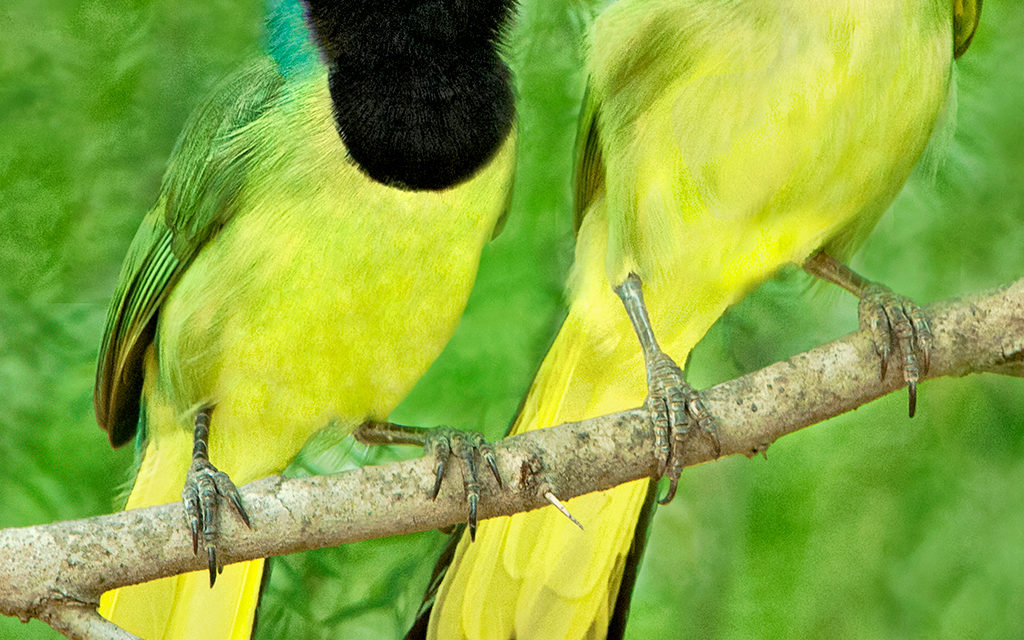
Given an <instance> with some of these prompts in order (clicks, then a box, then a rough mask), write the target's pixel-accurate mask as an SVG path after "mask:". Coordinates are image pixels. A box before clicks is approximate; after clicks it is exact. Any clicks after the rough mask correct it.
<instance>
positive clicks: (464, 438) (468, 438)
mask: <svg viewBox="0 0 1024 640" xmlns="http://www.w3.org/2000/svg"><path fill="white" fill-rule="evenodd" d="M423 448H424V454H425V455H433V456H434V461H435V462H434V489H433V491H431V498H437V494H438V493H439V492H440V491H441V480H443V479H444V476H445V474H446V473H447V471H448V464H449V462H450V461H451V459H452V457H453V456H454V457H456V458H457V459H458V460H460V461H461V463H462V467H463V470H462V484H463V488H464V490H465V492H466V504H467V505H468V507H469V515H468V518H467V522H468V524H469V538H470V540H475V539H476V527H477V515H476V507H477V503H479V502H480V475H479V471H478V466H477V458H479V459H481V460H483V461H484V462H485V463H487V467H488V468H489V469H490V470H491V474H492V475H493V476H494V479H495V480H497V482H498V486H499V487H504V483H503V482H502V480H501V473H500V472H499V471H498V462H497V459H496V458H495V457H494V447H493V446H492V445H491V443H489V442H487V440H485V439H484V437H483V435H481V434H479V433H477V432H475V431H461V430H459V429H453V428H451V427H437V428H434V429H430V430H429V432H428V433H427V434H426V442H425V443H424V446H423Z"/></svg>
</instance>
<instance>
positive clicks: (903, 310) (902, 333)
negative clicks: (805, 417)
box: [857, 282, 933, 418]
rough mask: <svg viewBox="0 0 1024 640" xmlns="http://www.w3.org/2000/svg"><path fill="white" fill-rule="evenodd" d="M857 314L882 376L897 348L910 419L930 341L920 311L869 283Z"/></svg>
mask: <svg viewBox="0 0 1024 640" xmlns="http://www.w3.org/2000/svg"><path fill="white" fill-rule="evenodd" d="M857 314H858V316H859V317H860V326H861V330H862V331H867V332H868V333H869V334H871V339H872V341H873V343H874V346H875V353H877V354H878V356H879V358H880V360H881V377H882V378H885V374H886V371H888V368H889V360H890V358H891V357H892V355H893V352H894V351H895V350H897V349H898V350H899V352H900V353H901V354H902V356H903V361H902V362H901V363H900V364H901V368H902V370H903V380H904V381H905V382H906V383H907V391H908V393H909V396H910V399H909V413H910V417H911V418H913V417H914V413H915V412H916V410H917V383H918V381H920V379H921V376H923V375H925V374H926V373H928V367H929V365H930V360H931V347H932V341H933V339H932V332H931V328H930V327H929V326H928V320H927V318H925V316H924V312H923V311H922V310H921V307H919V306H918V305H917V303H915V302H914V301H913V300H911V299H910V298H907V297H905V296H901V295H899V294H897V293H894V292H893V291H892V290H891V289H889V288H888V287H886V286H884V285H881V284H878V283H874V282H873V283H870V284H868V285H867V286H866V288H865V292H864V295H863V296H861V299H860V304H859V305H858V308H857Z"/></svg>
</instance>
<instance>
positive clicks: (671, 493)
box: [658, 478, 679, 505]
mask: <svg viewBox="0 0 1024 640" xmlns="http://www.w3.org/2000/svg"><path fill="white" fill-rule="evenodd" d="M678 485H679V478H670V479H669V481H668V493H666V494H665V497H663V498H661V499H659V500H658V504H661V505H665V504H668V503H670V502H672V498H675V497H676V486H678Z"/></svg>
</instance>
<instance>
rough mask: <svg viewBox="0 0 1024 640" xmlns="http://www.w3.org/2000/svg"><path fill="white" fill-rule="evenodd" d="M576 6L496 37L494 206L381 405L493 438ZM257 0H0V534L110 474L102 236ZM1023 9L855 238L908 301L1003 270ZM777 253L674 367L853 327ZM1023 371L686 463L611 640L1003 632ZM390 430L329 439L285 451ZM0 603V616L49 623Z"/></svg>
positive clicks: (858, 262) (580, 20) (396, 603)
mask: <svg viewBox="0 0 1024 640" xmlns="http://www.w3.org/2000/svg"><path fill="white" fill-rule="evenodd" d="M587 8H588V7H587V5H586V3H585V2H582V1H581V0H576V1H573V0H522V2H521V17H520V19H519V21H518V24H517V27H516V30H515V32H514V35H513V37H512V39H511V42H510V44H509V47H508V53H509V57H510V59H511V60H512V62H513V64H514V67H515V69H516V72H517V78H518V88H519V97H520V108H519V112H520V127H521V132H522V144H521V159H520V173H519V175H518V178H517V187H516V192H515V197H514V203H513V212H512V215H511V217H510V219H509V223H508V225H507V227H506V229H505V232H504V233H503V235H502V236H501V237H500V238H499V239H498V240H496V241H495V242H493V243H492V244H491V245H490V246H489V247H488V248H487V250H486V252H485V255H484V259H483V263H482V265H481V271H480V278H479V281H478V283H477V288H476V290H475V292H474V296H473V299H472V301H471V304H470V308H469V310H468V312H467V316H466V318H465V319H464V322H463V324H462V326H461V327H460V329H459V332H458V334H457V336H456V338H455V340H454V341H453V342H452V344H451V345H450V347H449V349H448V350H446V352H445V353H444V355H442V357H441V359H440V360H439V361H438V362H437V363H436V365H435V366H434V367H433V368H432V369H431V372H430V373H429V374H428V376H427V378H425V379H424V380H423V382H422V383H421V384H420V385H419V386H418V387H417V389H416V391H415V392H414V394H413V396H412V397H410V398H409V399H408V401H407V402H406V403H405V404H404V405H403V407H402V408H401V409H400V410H399V412H398V415H396V416H395V417H396V419H400V420H404V421H406V422H410V423H418V424H424V425H434V424H450V425H453V426H459V427H471V428H481V429H484V430H485V431H487V432H488V434H489V435H490V436H492V437H496V436H498V435H500V433H501V432H502V431H503V429H504V428H505V426H506V424H507V422H508V420H509V418H510V417H511V415H512V413H513V412H514V410H515V407H516V405H517V404H518V402H519V398H520V397H521V396H522V394H523V392H524V391H525V388H526V386H527V385H528V383H529V378H530V376H531V374H532V371H533V370H534V368H535V367H536V366H537V363H538V362H539V359H540V357H541V356H542V355H543V351H544V349H545V347H546V345H547V344H548V341H549V340H550V338H551V336H552V333H553V331H554V330H555V328H556V327H557V322H558V318H559V317H560V313H561V309H560V301H561V281H562V279H563V277H564V274H565V271H566V269H567V267H568V264H569V261H570V259H571V242H572V238H571V222H570V218H571V215H570V208H569V205H570V184H569V180H570V176H571V167H572V145H573V138H574V136H575V116H576V110H577V106H578V104H579V100H580V96H581V95H582V87H583V76H582V74H581V72H580V63H579V60H578V55H579V54H578V49H577V43H578V41H579V35H580V34H581V33H582V31H583V29H584V28H585V25H586V11H587ZM261 13H262V8H261V7H260V6H259V3H256V2H251V3H239V2H228V1H225V0H217V1H210V2H206V3H187V4H182V3H177V2H170V1H169V0H156V1H153V2H138V1H128V0H122V1H111V2H103V3H99V2H85V3H83V2H75V1H71V0H38V1H36V2H28V1H27V0H8V1H7V2H5V3H3V5H2V7H0V34H2V35H0V527H8V526H22V525H29V524H37V523H44V522H50V521H54V520H61V519H68V518H78V517H85V516H90V515H95V514H99V513H105V512H109V511H110V510H111V509H112V508H114V506H115V505H116V504H117V502H118V500H119V498H118V496H119V495H121V494H123V492H124V490H125V484H126V482H127V481H128V479H129V477H130V467H131V464H132V455H133V454H132V451H131V447H126V448H124V449H121V450H118V451H114V450H112V449H110V447H109V446H108V444H107V441H106V437H105V435H104V434H103V433H102V432H101V431H100V430H99V429H98V428H96V426H95V422H94V418H93V416H92V403H91V392H92V379H93V375H94V370H93V369H94V359H95V355H96V349H97V346H98V342H99V337H100V335H101V331H102V324H103V319H104V314H105V307H106V304H107V301H108V298H109V296H110V294H111V292H112V290H113V286H114V280H115V278H116V276H117V271H118V268H119V265H120V260H121V257H122V256H123V254H124V251H125V249H126V248H127V245H128V242H129V240H130V238H131V235H132V234H133V233H134V230H135V227H136V225H137V224H138V222H139V220H140V218H141V216H142V214H143V213H144V212H145V211H146V209H147V207H148V206H149V205H150V204H151V203H152V202H153V200H154V199H155V195H156V192H157V189H158V187H159V184H160V177H161V173H162V170H163V167H164V163H165V161H166V158H167V156H168V154H169V152H170V150H171V148H172V146H173V144H174V140H175V137H176V136H177V133H178V131H179V130H180V128H181V126H182V124H183V123H184V121H185V119H186V117H187V115H188V114H189V112H190V111H191V109H193V108H194V107H195V106H196V104H197V103H198V101H199V100H200V99H201V98H202V97H203V95H204V94H205V92H206V91H208V90H209V89H210V88H211V87H212V86H213V84H215V83H216V81H217V80H218V79H219V78H221V77H223V75H224V74H226V73H227V72H228V71H229V70H230V69H232V68H233V67H235V66H237V65H238V64H240V63H241V62H243V61H244V60H246V59H247V58H249V57H251V56H252V55H254V54H255V53H257V52H258V51H259V49H260V37H261V33H262V26H261ZM1022 34H1024V7H1022V6H1021V5H1020V4H1019V3H1018V2H1016V1H1015V0H1002V1H999V0H989V1H988V2H986V3H985V11H984V13H983V16H982V26H981V29H980V30H979V33H978V35H977V38H976V40H975V43H974V45H973V46H972V48H971V50H970V51H969V52H968V54H967V55H966V56H965V57H964V58H963V59H962V60H961V61H960V63H959V65H958V66H959V72H958V82H959V91H958V95H959V98H958V122H959V125H958V129H957V132H956V137H955V139H954V142H953V145H952V147H951V149H950V150H949V152H948V153H947V154H946V155H945V156H944V157H943V158H941V159H939V160H938V161H937V162H936V163H932V164H931V165H930V166H929V168H921V169H919V170H918V171H917V172H916V173H915V175H914V176H913V178H912V180H911V182H910V184H909V185H908V187H907V188H906V189H905V190H904V192H903V193H902V194H901V196H900V197H899V199H898V200H897V202H896V204H895V205H894V207H893V209H892V210H891V211H890V212H889V214H888V215H887V216H886V217H885V218H884V219H883V220H882V222H881V223H880V224H879V227H878V229H877V230H876V231H875V233H874V234H873V235H872V236H871V238H870V239H869V241H868V243H867V245H866V246H865V247H864V249H863V250H862V251H861V253H860V254H859V255H858V256H857V258H856V259H855V260H854V267H855V268H857V269H859V270H860V271H861V272H863V273H864V274H865V275H867V276H869V277H872V278H875V279H878V280H881V281H883V282H886V283H887V284H889V285H890V286H892V287H893V288H895V289H896V290H897V291H900V292H902V293H905V294H908V295H910V296H912V297H914V298H915V299H917V300H918V301H921V302H927V301H931V300H937V299H941V298H946V297H950V296H955V295H958V294H961V293H967V292H972V291H977V290H980V289H983V288H986V287H991V286H994V285H997V284H1001V283H1004V282H1008V281H1010V280H1013V279H1015V278H1018V277H1021V276H1024V181H1022V179H1021V177H1022V176H1024V160H1022V158H1024V151H1022V149H1024V115H1022V114H1024V51H1022V50H1021V46H1020V44H1021V36H1022ZM808 283H809V279H808V278H807V277H806V276H804V275H802V274H800V273H796V272H787V273H784V274H783V275H782V276H781V277H780V278H779V279H777V280H775V281H772V282H769V283H766V284H765V285H764V286H762V287H761V288H760V289H758V290H757V291H755V292H754V293H753V294H752V295H751V296H750V297H749V298H748V299H747V300H746V301H744V302H743V303H742V304H740V305H738V306H737V307H736V308H735V309H733V310H732V311H731V312H730V313H728V314H727V315H726V316H725V317H724V318H723V319H722V321H720V322H719V323H718V324H717V325H716V326H715V328H714V329H713V330H712V331H711V333H710V334H709V335H708V337H707V338H706V339H705V341H704V342H703V343H701V345H700V346H699V347H698V349H697V350H696V352H695V354H694V356H693V363H692V370H691V380H692V382H694V383H695V384H696V385H697V386H706V385H708V384H712V383H714V382H717V381H720V380H724V379H728V378H731V377H734V376H735V375H737V374H739V373H742V372H745V371H749V370H751V369H754V368H757V367H760V366H763V365H765V364H767V363H769V362H772V361H774V360H776V359H779V358H782V357H786V356H788V355H790V354H793V353H796V352H798V351H801V350H804V349H806V348H809V347H811V346H814V345H815V344H818V343H821V342H824V341H827V340H829V339H832V338H834V337H837V336H839V335H842V334H843V333H846V332H848V331H850V330H853V329H854V328H855V327H856V304H855V302H854V300H853V299H852V298H850V297H849V296H847V295H846V294H843V293H840V292H834V291H832V290H829V289H825V288H822V287H814V288H811V287H809V286H808ZM1022 396H1024V383H1022V382H1021V381H1019V380H1011V379H1004V378H998V377H995V376H974V377H971V378H967V379H957V380H948V379H947V380H938V381H930V382H928V383H926V384H924V385H923V388H922V390H921V399H920V406H919V417H917V418H915V419H914V420H908V419H907V418H906V417H905V415H906V410H905V404H906V396H905V393H897V394H893V395H891V396H889V397H887V398H884V399H882V400H880V401H878V402H875V403H873V404H871V405H868V406H865V407H863V408H861V409H859V410H858V411H856V412H853V413H850V414H848V415H845V416H841V417H839V418H837V419H834V420H831V421H829V422H828V423H826V424H823V425H820V426H816V427H814V428H812V429H807V430H805V431H803V432H800V433H798V434H796V435H793V436H790V437H788V438H785V439H783V440H782V441H781V442H779V443H778V444H776V445H774V446H773V447H772V448H771V449H770V451H769V452H768V456H767V459H760V458H758V459H755V460H750V461H748V460H745V459H742V458H732V459H726V460H722V461H719V462H717V463H714V464H709V465H705V466H702V467H700V468H698V469H694V470H689V471H687V472H686V473H685V474H684V476H683V482H682V485H681V488H680V497H678V498H677V499H676V501H675V502H674V503H673V504H672V505H671V506H669V507H668V508H664V509H662V510H660V512H659V513H658V516H657V518H656V521H655V522H656V523H655V527H654V530H653V533H652V536H651V546H650V548H649V551H648V561H647V562H646V564H645V566H644V570H643V571H642V573H641V576H640V578H639V581H638V587H637V594H636V597H635V599H634V606H633V611H632V617H631V627H630V637H632V638H637V639H639V638H675V637H681V636H684V635H685V636H693V635H700V636H714V637H721V638H727V637H729V638H747V637H770V638H789V637H817V636H824V635H829V636H838V637H844V638H878V637H929V638H931V637H950V638H964V637H990V638H1003V637H1006V638H1009V637H1024V615H1022V612H1024V438H1021V437H1020V432H1021V429H1022V427H1024V408H1022V406H1024V401H1022ZM414 453H415V452H411V453H410V452H398V453H395V452H392V451H390V450H383V449H380V450H378V449H375V450H372V451H369V452H368V451H366V450H365V449H364V448H362V447H352V446H351V444H350V443H347V444H342V445H341V446H339V447H336V448H334V449H332V450H331V451H330V452H328V453H326V454H323V455H320V456H317V457H316V458H310V459H302V460H300V461H298V463H297V464H296V465H295V466H294V468H293V470H292V472H293V473H296V474H301V473H308V472H310V471H325V470H332V469H338V468H343V467H345V466H347V465H351V464H356V463H359V462H362V461H364V460H366V459H370V458H372V459H374V460H377V459H385V458H390V457H394V456H396V455H412V454H414ZM443 542H444V536H442V535H441V534H439V533H436V532H428V533H423V534H417V535H413V536H406V537H402V538H394V539H388V540H383V541H371V542H368V543H361V544H355V545H348V546H346V547H342V548H339V549H332V550H323V551H318V552H312V553H306V554H298V555H296V556H291V557H288V558H285V559H281V560H279V561H277V562H275V567H274V570H273V574H272V580H271V583H270V586H269V589H268V592H267V596H266V600H265V605H264V607H263V609H262V610H261V618H260V620H261V626H260V628H259V632H258V637H260V638H264V639H270V638H277V637H289V638H298V639H305V638H328V637H332V638H333V637H345V638H351V637H368V638H377V637H387V636H388V635H389V634H391V633H392V630H395V631H397V630H399V629H402V628H404V625H405V624H406V622H407V620H408V618H409V616H411V615H412V613H413V612H414V610H415V608H416V606H417V604H418V598H419V595H420V593H421V592H422V589H423V585H424V584H425V582H426V579H427V577H428V575H429V571H430V568H431V564H432V557H431V556H432V554H433V553H434V550H435V549H436V548H437V547H438V545H440V544H443ZM55 637H58V636H57V634H56V633H54V632H53V631H51V630H49V629H48V628H47V627H45V625H42V624H41V623H38V622H33V623H31V624H28V625H23V624H21V623H20V622H18V621H16V620H14V619H9V618H4V619H0V638H55Z"/></svg>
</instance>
